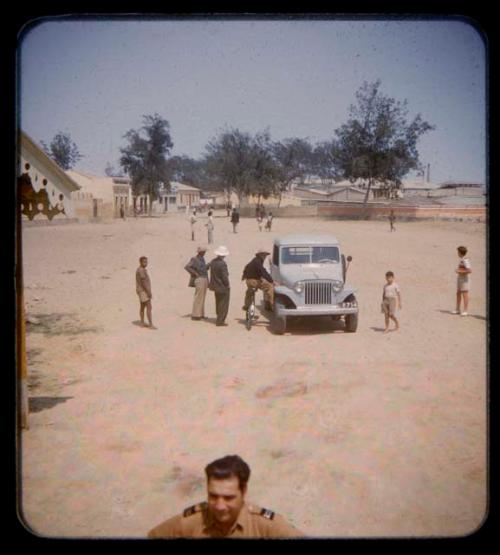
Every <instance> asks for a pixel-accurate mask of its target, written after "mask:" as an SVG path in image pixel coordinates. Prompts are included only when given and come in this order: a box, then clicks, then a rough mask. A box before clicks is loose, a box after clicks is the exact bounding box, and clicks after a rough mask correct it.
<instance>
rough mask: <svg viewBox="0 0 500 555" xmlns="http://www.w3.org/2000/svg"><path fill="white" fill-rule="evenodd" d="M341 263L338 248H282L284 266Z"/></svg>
mask: <svg viewBox="0 0 500 555" xmlns="http://www.w3.org/2000/svg"><path fill="white" fill-rule="evenodd" d="M338 262H339V249H338V247H282V249H281V263H282V264H319V263H322V264H335V263H338Z"/></svg>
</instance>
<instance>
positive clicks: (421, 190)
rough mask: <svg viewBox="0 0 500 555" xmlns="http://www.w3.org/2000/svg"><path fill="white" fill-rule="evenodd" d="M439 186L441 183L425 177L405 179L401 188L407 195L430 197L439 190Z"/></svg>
mask: <svg viewBox="0 0 500 555" xmlns="http://www.w3.org/2000/svg"><path fill="white" fill-rule="evenodd" d="M438 188H439V185H437V184H436V183H431V182H430V181H424V180H423V179H403V181H402V185H401V189H402V191H403V194H404V196H405V197H408V196H420V197H430V196H432V195H433V194H434V193H435V192H436V191H437V189H438Z"/></svg>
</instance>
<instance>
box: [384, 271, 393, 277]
mask: <svg viewBox="0 0 500 555" xmlns="http://www.w3.org/2000/svg"><path fill="white" fill-rule="evenodd" d="M385 277H394V272H390V271H389V272H386V273H385Z"/></svg>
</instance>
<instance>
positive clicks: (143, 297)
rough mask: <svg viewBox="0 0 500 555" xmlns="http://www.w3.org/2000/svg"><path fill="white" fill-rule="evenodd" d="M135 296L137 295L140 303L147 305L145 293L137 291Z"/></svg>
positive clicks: (147, 299)
mask: <svg viewBox="0 0 500 555" xmlns="http://www.w3.org/2000/svg"><path fill="white" fill-rule="evenodd" d="M137 294H138V295H139V300H140V301H141V303H147V302H148V301H149V297H148V294H147V293H146V291H139V292H138V293H137Z"/></svg>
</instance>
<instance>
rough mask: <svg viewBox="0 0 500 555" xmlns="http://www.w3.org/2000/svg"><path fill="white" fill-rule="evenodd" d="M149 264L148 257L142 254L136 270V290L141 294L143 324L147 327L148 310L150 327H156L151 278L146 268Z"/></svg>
mask: <svg viewBox="0 0 500 555" xmlns="http://www.w3.org/2000/svg"><path fill="white" fill-rule="evenodd" d="M147 265H148V259H147V257H146V256H141V258H139V267H138V268H137V270H136V272H135V290H136V291H137V295H139V302H140V303H141V305H140V310H139V316H140V318H141V326H145V327H147V326H146V325H145V324H144V310H146V313H147V315H148V320H149V328H151V329H156V328H155V327H154V326H153V315H152V312H153V309H152V306H151V299H152V298H153V294H152V293H151V280H150V279H149V276H148V271H147V270H146V266H147Z"/></svg>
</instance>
